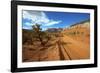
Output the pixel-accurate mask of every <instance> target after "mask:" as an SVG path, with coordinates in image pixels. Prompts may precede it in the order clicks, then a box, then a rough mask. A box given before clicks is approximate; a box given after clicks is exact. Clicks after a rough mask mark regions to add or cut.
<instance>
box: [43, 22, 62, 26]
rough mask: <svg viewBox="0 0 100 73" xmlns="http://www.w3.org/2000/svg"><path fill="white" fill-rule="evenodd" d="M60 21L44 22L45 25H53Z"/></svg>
mask: <svg viewBox="0 0 100 73" xmlns="http://www.w3.org/2000/svg"><path fill="white" fill-rule="evenodd" d="M59 23H61V21H50V22H49V23H48V24H46V25H45V26H51V25H54V24H59Z"/></svg>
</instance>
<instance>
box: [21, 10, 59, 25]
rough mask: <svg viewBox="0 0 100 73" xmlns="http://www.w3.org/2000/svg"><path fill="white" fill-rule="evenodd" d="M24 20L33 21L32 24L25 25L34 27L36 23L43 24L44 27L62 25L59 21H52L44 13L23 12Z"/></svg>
mask: <svg viewBox="0 0 100 73" xmlns="http://www.w3.org/2000/svg"><path fill="white" fill-rule="evenodd" d="M23 18H24V19H28V20H32V23H25V25H30V26H32V25H34V24H36V23H38V24H42V25H43V26H51V25H55V24H58V23H61V21H59V20H58V21H57V20H51V19H49V18H48V17H47V15H46V14H45V13H44V12H41V11H32V10H28V11H23Z"/></svg>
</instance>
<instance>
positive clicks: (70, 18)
mask: <svg viewBox="0 0 100 73" xmlns="http://www.w3.org/2000/svg"><path fill="white" fill-rule="evenodd" d="M88 19H90V14H89V13H76V12H51V11H34V10H23V11H22V28H23V29H32V26H33V25H35V24H40V25H41V28H42V30H46V29H48V28H67V27H69V26H70V25H73V24H75V23H78V22H81V21H84V20H88Z"/></svg>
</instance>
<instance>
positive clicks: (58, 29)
mask: <svg viewBox="0 0 100 73" xmlns="http://www.w3.org/2000/svg"><path fill="white" fill-rule="evenodd" d="M62 30H63V28H48V29H47V30H46V31H48V32H59V31H62Z"/></svg>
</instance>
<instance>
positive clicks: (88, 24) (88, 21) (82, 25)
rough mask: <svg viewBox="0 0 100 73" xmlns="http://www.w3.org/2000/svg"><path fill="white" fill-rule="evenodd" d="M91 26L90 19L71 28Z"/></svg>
mask: <svg viewBox="0 0 100 73" xmlns="http://www.w3.org/2000/svg"><path fill="white" fill-rule="evenodd" d="M89 26H90V19H88V20H84V21H81V22H79V23H76V24H73V25H71V26H70V27H69V28H75V27H88V28H89Z"/></svg>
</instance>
